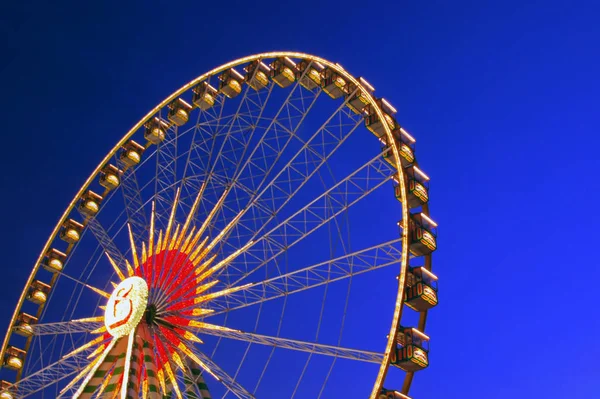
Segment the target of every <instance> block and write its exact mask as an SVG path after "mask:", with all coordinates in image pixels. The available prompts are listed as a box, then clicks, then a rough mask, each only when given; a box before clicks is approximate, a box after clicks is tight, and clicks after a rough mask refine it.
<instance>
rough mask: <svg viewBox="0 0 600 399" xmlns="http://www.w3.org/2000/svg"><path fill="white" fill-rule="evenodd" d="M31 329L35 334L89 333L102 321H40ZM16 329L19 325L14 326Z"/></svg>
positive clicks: (99, 325)
mask: <svg viewBox="0 0 600 399" xmlns="http://www.w3.org/2000/svg"><path fill="white" fill-rule="evenodd" d="M30 327H31V331H32V333H33V335H36V336H40V335H57V334H75V333H88V332H91V331H94V330H96V329H97V328H100V327H102V323H101V322H82V323H80V322H76V321H61V322H56V323H40V324H32V325H31V326H30ZM14 329H15V330H17V329H18V327H15V328H14Z"/></svg>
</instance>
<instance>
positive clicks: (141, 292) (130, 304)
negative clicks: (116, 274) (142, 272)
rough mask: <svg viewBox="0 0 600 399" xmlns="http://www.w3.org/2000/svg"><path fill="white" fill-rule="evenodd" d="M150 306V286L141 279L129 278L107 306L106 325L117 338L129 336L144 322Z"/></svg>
mask: <svg viewBox="0 0 600 399" xmlns="http://www.w3.org/2000/svg"><path fill="white" fill-rule="evenodd" d="M147 304H148V285H147V284H146V281H144V280H143V279H142V278H140V277H129V278H127V279H125V280H123V281H121V283H120V284H119V285H117V287H116V288H115V290H114V291H113V293H112V295H111V296H110V298H109V299H108V303H107V304H106V310H105V312H104V325H105V326H106V329H107V331H108V332H109V333H110V334H111V335H112V336H113V337H116V338H119V337H123V336H125V335H127V334H129V333H130V332H131V331H132V330H133V329H134V328H135V327H136V326H137V325H138V323H139V322H140V320H142V317H143V316H144V312H145V311H146V306H147Z"/></svg>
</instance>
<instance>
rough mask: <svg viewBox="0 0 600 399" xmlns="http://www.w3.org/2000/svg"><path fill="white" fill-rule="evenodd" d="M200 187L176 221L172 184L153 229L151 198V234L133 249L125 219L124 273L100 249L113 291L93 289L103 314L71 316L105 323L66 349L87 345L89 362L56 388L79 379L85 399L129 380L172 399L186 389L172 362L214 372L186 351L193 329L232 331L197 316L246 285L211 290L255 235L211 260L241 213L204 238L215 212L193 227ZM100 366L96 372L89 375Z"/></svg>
mask: <svg viewBox="0 0 600 399" xmlns="http://www.w3.org/2000/svg"><path fill="white" fill-rule="evenodd" d="M203 192H204V187H201V189H200V190H199V193H198V196H197V198H196V200H195V201H194V204H193V205H192V208H191V210H190V212H189V214H188V216H187V218H186V221H185V222H184V224H183V225H180V224H177V223H176V221H175V213H176V209H177V206H178V201H179V190H178V191H177V194H176V197H175V201H174V203H173V208H172V210H171V214H170V216H169V222H168V224H167V227H166V229H165V230H164V231H163V230H162V229H161V230H158V231H156V230H155V216H156V215H155V208H154V203H153V204H152V215H151V220H150V237H149V239H148V242H147V243H145V242H142V246H141V248H136V246H135V243H134V239H133V234H132V231H131V226H128V229H129V242H130V245H131V256H132V260H131V262H130V261H129V260H126V261H125V265H126V267H127V270H126V273H125V272H124V271H123V270H121V269H120V268H119V266H118V265H117V264H116V262H115V261H114V259H112V258H111V256H110V255H109V254H108V253H107V254H106V257H107V259H108V261H109V263H110V264H111V266H112V268H113V269H114V271H115V274H116V276H117V277H118V280H119V281H118V283H114V282H113V286H114V289H113V292H112V293H111V294H108V293H106V292H104V291H101V290H98V289H93V291H94V292H96V293H98V294H99V295H102V296H103V297H106V298H107V299H108V300H107V302H106V305H105V306H100V308H101V309H102V310H103V311H104V314H103V315H102V316H95V317H88V318H82V319H76V320H73V321H72V322H74V323H98V322H103V325H102V326H101V327H99V328H96V329H95V330H93V331H92V332H91V333H92V334H93V335H97V337H95V338H93V339H92V340H90V341H89V342H87V343H85V344H84V345H82V346H80V347H78V348H76V349H75V350H73V351H72V352H70V353H69V354H67V355H65V356H64V357H65V358H66V357H69V356H73V355H75V354H77V353H80V352H82V351H85V350H90V351H91V353H90V354H89V355H88V359H90V363H89V364H88V365H87V366H86V367H85V368H84V369H83V370H81V372H80V373H79V374H78V375H77V376H76V377H75V378H74V379H73V380H71V381H70V382H69V384H68V385H67V386H66V387H65V388H64V389H63V391H62V392H66V391H67V390H69V389H71V388H73V387H74V386H75V385H76V384H78V383H79V384H80V387H79V389H78V390H77V393H76V394H75V396H74V398H88V397H90V398H91V394H90V393H89V392H90V391H91V390H92V389H93V392H95V393H96V395H98V394H99V392H104V393H107V392H109V391H111V392H112V391H114V392H126V391H127V386H130V387H131V386H134V387H135V389H136V390H138V391H140V392H141V393H142V396H143V397H152V396H151V395H150V392H158V393H162V394H163V395H168V394H171V393H174V394H175V395H176V397H177V398H183V396H182V391H183V392H185V389H186V388H185V386H182V387H180V386H179V383H178V382H177V379H176V373H177V370H178V369H179V370H182V372H184V373H185V372H186V370H187V368H188V366H187V365H186V364H187V363H188V362H191V363H193V364H195V365H196V366H197V367H199V368H200V369H202V370H204V371H206V372H207V373H209V374H211V375H212V376H214V377H215V378H216V375H215V374H214V372H213V371H212V370H211V369H210V367H209V366H208V365H207V364H206V363H204V362H203V361H202V360H201V359H200V358H199V357H198V356H197V355H196V354H195V353H194V351H193V350H192V348H193V346H194V345H195V344H198V343H202V340H201V339H200V338H199V337H198V336H196V335H195V334H194V333H193V330H196V329H211V330H230V329H229V328H227V327H221V326H217V325H213V324H210V323H206V322H204V321H200V320H199V318H200V319H201V318H202V317H204V316H206V315H208V314H210V313H212V312H213V311H214V310H213V309H209V308H207V307H206V305H207V304H208V303H210V301H211V300H213V299H215V298H219V297H221V296H223V295H228V294H231V293H234V292H236V291H239V290H242V289H245V288H247V287H248V286H249V285H251V284H245V285H241V286H238V287H229V288H224V289H222V290H219V291H213V292H210V291H209V290H210V289H211V288H214V287H215V286H216V284H218V280H216V279H215V276H216V273H217V272H218V271H220V270H222V269H223V268H225V267H227V266H228V265H229V264H230V263H231V262H232V261H234V260H235V259H236V258H237V257H238V256H239V255H240V254H242V253H243V252H244V251H245V250H246V249H247V248H249V247H250V246H252V245H253V244H254V242H253V241H250V242H248V243H247V244H246V245H244V246H243V247H242V248H240V249H238V250H236V251H235V252H233V253H232V254H230V255H228V256H227V257H225V258H224V259H222V260H220V261H219V262H217V263H216V264H214V265H213V263H214V262H215V260H216V254H211V251H212V249H214V248H215V247H216V246H217V244H218V243H219V242H220V240H221V239H222V238H223V237H225V236H226V235H227V233H228V232H229V231H230V230H231V228H232V227H233V226H234V225H235V223H236V222H237V220H238V219H239V215H238V217H235V218H233V220H232V221H231V222H230V223H229V224H228V225H227V226H225V227H224V228H223V230H221V231H220V232H219V234H218V235H217V236H216V237H214V239H212V240H211V241H209V238H208V237H205V236H204V234H205V232H206V230H207V228H208V226H209V225H210V222H211V220H212V218H213V217H214V215H215V214H216V211H215V209H216V208H218V207H217V206H216V207H215V208H213V210H212V211H211V212H210V213H209V215H208V216H207V218H206V219H205V220H204V221H203V223H202V225H201V226H200V227H199V228H196V227H195V226H193V227H192V226H191V224H192V220H193V218H194V215H195V213H196V211H197V209H198V206H199V203H200V198H201V197H202V194H203ZM226 195H227V190H225V192H224V193H223V194H222V196H221V198H220V199H219V201H218V202H217V204H219V203H220V202H222V201H224V199H225V197H226ZM124 349H126V350H124ZM123 356H125V357H126V359H123ZM186 359H187V361H186ZM121 363H123V364H124V365H125V364H131V367H130V368H128V369H130V372H125V373H123V374H122V375H120V374H119V375H117V374H116V373H117V371H116V370H118V371H119V372H122V371H121V370H122V367H117V366H118V364H121ZM98 370H100V371H101V372H99V374H102V378H100V377H98V376H97V374H95V373H96V372H97V371H98ZM217 379H218V378H217Z"/></svg>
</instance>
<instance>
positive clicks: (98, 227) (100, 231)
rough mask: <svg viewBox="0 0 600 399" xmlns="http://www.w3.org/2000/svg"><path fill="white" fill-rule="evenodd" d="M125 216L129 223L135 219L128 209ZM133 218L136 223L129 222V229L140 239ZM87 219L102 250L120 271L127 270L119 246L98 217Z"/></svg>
mask: <svg viewBox="0 0 600 399" xmlns="http://www.w3.org/2000/svg"><path fill="white" fill-rule="evenodd" d="M136 184H137V183H136ZM140 201H141V199H140ZM141 206H142V205H140V208H139V209H141ZM127 217H128V220H129V223H130V224H131V223H132V221H133V220H134V219H135V218H133V216H130V214H129V211H128V214H127ZM132 218H133V219H132ZM135 220H136V222H135V223H136V224H135V225H134V224H131V231H132V233H133V235H134V237H135V238H136V239H142V236H140V230H139V226H138V227H136V226H137V219H135ZM87 221H88V223H87V226H88V228H89V229H90V231H91V232H92V234H93V235H94V237H96V240H97V241H98V243H99V244H100V246H101V247H102V249H103V250H104V252H105V253H107V254H108V255H109V256H110V257H111V258H112V259H113V260H114V261H115V263H116V264H117V266H119V269H121V271H125V270H127V268H126V266H125V256H123V254H122V253H121V251H120V250H119V248H117V246H116V245H115V243H114V242H113V240H112V238H111V237H110V235H109V234H108V232H107V231H106V229H104V227H103V226H102V224H101V223H100V221H98V219H96V218H95V217H93V218H89V219H88V220H87ZM144 223H145V222H144ZM134 229H136V230H134ZM136 232H137V233H136ZM136 234H137V235H136Z"/></svg>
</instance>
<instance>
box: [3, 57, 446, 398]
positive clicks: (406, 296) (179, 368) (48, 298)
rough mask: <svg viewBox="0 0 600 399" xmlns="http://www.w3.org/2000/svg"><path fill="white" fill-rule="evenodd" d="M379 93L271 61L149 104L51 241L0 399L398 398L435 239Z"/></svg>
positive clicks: (408, 147) (259, 60) (330, 68)
mask: <svg viewBox="0 0 600 399" xmlns="http://www.w3.org/2000/svg"><path fill="white" fill-rule="evenodd" d="M374 92H375V89H374V88H373V87H372V86H371V85H370V84H369V83H368V82H367V81H366V80H365V79H363V78H355V77H354V76H352V75H351V74H349V73H348V72H347V71H346V70H345V69H344V68H342V67H341V66H340V65H339V64H336V63H332V62H329V61H327V60H325V59H322V58H319V57H315V56H312V55H308V54H302V53H296V52H273V53H264V54H257V55H253V56H249V57H245V58H241V59H238V60H235V61H233V62H230V63H227V64H225V65H222V66H220V67H218V68H215V69H213V70H211V71H210V72H208V73H205V74H203V75H201V76H199V77H198V78H196V79H194V80H193V81H191V82H190V83H188V84H186V85H185V86H183V87H182V88H180V89H179V90H177V91H175V92H174V93H173V94H172V95H170V96H169V97H168V98H166V99H165V100H164V101H162V102H161V103H160V104H158V105H157V106H156V107H155V108H154V109H152V110H151V111H150V112H149V113H148V114H147V115H146V116H144V117H143V118H142V119H141V120H140V121H139V122H138V123H137V124H136V125H135V126H134V127H133V128H132V129H131V130H130V131H129V132H127V133H126V134H125V135H124V136H123V138H122V139H121V140H120V141H119V142H118V143H117V144H116V145H115V147H114V148H113V149H112V150H111V151H110V152H109V153H108V154H107V155H106V157H105V158H104V159H103V160H102V162H101V163H100V165H99V166H98V167H97V168H96V169H95V170H94V171H93V172H92V174H91V175H90V177H89V178H88V180H87V181H86V182H85V183H84V184H83V186H82V187H81V189H80V190H79V192H78V193H77V195H76V196H75V198H74V199H73V200H72V201H71V203H70V204H69V206H68V207H67V209H66V211H65V212H64V213H63V215H62V216H61V218H60V220H59V223H58V224H57V225H56V227H55V228H54V230H53V231H52V234H51V235H50V237H49V239H48V241H47V242H46V244H45V245H44V247H43V249H42V251H41V254H40V256H39V258H38V260H37V262H36V263H35V265H34V266H33V270H32V272H31V275H30V277H29V278H28V280H27V284H26V286H25V289H24V291H23V293H22V294H21V296H20V298H19V301H18V303H17V305H16V308H15V311H14V315H13V317H12V319H11V320H10V324H9V329H8V332H7V334H6V337H5V339H4V342H3V345H2V348H1V349H2V350H1V353H0V359H1V361H2V366H1V369H0V379H1V385H0V399H16V398H28V397H31V398H71V397H72V398H123V399H124V398H152V399H155V398H178V399H182V398H198V399H199V398H203V399H207V398H212V397H231V398H233V397H237V398H255V397H259V398H282V397H290V398H294V397H314V398H328V397H340V396H342V394H343V396H344V397H356V398H361V397H369V398H370V399H382V398H388V399H406V398H408V394H409V389H410V387H411V383H412V380H413V375H414V373H415V372H416V371H419V370H422V369H424V368H426V367H427V366H428V364H429V357H428V356H429V346H428V345H429V337H428V336H427V335H426V334H425V331H424V330H425V323H426V319H427V314H428V310H429V309H431V308H432V307H434V306H435V305H436V304H437V301H438V299H437V277H436V276H435V275H434V274H433V273H432V272H431V266H432V261H431V260H432V255H431V254H432V252H433V251H434V250H435V249H436V247H437V244H436V227H437V225H436V223H435V222H434V221H433V220H432V219H431V218H430V216H429V207H428V200H429V197H428V190H429V178H428V177H427V175H426V174H425V173H424V172H423V171H422V170H421V169H420V166H419V164H418V163H417V160H416V157H415V139H414V138H413V137H412V136H411V135H410V134H409V133H408V132H407V131H406V130H405V129H404V128H403V127H401V126H400V124H399V123H398V121H397V119H396V113H397V111H396V110H395V109H394V107H393V106H392V105H391V104H390V103H389V102H388V101H386V100H385V99H383V98H379V97H376V96H375V93H374ZM57 186H58V187H65V188H67V189H68V183H64V182H62V183H61V182H57Z"/></svg>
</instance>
